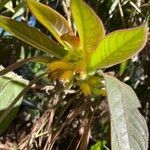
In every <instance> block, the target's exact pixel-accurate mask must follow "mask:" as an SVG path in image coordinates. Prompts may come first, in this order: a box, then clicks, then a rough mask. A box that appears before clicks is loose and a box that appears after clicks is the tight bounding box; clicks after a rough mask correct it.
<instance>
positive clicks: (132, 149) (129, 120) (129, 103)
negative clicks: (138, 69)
mask: <svg viewBox="0 0 150 150" xmlns="http://www.w3.org/2000/svg"><path fill="white" fill-rule="evenodd" d="M104 78H105V84H106V89H107V96H108V97H107V99H108V104H109V110H110V119H111V140H112V150H147V146H148V129H147V125H146V121H145V120H144V118H143V116H142V115H141V114H140V112H139V110H138V108H139V107H141V105H140V103H139V100H138V98H137V96H136V94H135V93H134V91H133V90H132V88H131V87H129V86H128V85H126V84H125V83H122V82H120V81H119V80H118V79H116V78H114V77H112V76H108V75H106V74H105V75H104Z"/></svg>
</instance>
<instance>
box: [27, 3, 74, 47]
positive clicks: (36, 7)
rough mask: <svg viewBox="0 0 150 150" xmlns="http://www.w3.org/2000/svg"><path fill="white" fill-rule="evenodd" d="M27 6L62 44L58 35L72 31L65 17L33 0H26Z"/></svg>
mask: <svg viewBox="0 0 150 150" xmlns="http://www.w3.org/2000/svg"><path fill="white" fill-rule="evenodd" d="M27 4H28V7H29V9H30V11H31V12H32V13H33V15H34V16H35V17H36V18H37V20H38V21H39V22H40V23H41V24H43V25H44V26H45V27H46V28H47V29H48V30H49V31H50V32H51V33H52V34H53V36H54V37H55V38H56V39H57V40H58V41H59V42H60V43H61V44H63V45H64V43H63V41H62V40H61V39H60V36H61V35H63V34H66V33H70V32H72V30H71V28H70V27H69V25H68V22H67V21H66V19H65V18H64V17H63V16H61V15H60V14H59V13H58V12H56V11H55V10H53V9H52V8H50V7H48V6H46V5H43V4H41V3H39V2H36V1H35V0H27Z"/></svg>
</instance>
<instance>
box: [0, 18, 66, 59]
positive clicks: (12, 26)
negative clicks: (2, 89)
mask: <svg viewBox="0 0 150 150" xmlns="http://www.w3.org/2000/svg"><path fill="white" fill-rule="evenodd" d="M0 27H2V28H3V29H5V30H6V31H8V32H10V33H11V34H13V35H14V36H15V37H17V38H19V39H21V40H22V41H24V42H26V43H28V44H30V45H32V46H34V47H36V48H38V49H40V50H43V51H45V52H47V53H49V54H53V55H55V56H56V57H58V58H62V57H63V56H64V55H65V54H66V51H65V50H64V49H63V47H61V46H60V45H58V44H57V43H56V42H54V41H52V40H50V39H48V38H47V36H46V35H45V34H43V33H42V32H40V31H38V30H37V29H35V28H32V27H30V26H28V25H26V24H25V23H23V22H18V21H15V20H12V19H9V18H7V17H4V16H0Z"/></svg>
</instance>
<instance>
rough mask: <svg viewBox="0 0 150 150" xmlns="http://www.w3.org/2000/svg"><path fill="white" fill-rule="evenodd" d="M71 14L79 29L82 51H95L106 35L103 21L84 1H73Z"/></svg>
mask: <svg viewBox="0 0 150 150" xmlns="http://www.w3.org/2000/svg"><path fill="white" fill-rule="evenodd" d="M71 12H72V15H73V18H74V21H75V24H76V26H77V29H78V34H79V37H80V42H81V43H80V44H81V49H83V50H84V51H89V50H95V48H96V47H97V45H98V44H99V42H100V40H101V39H102V38H103V37H104V35H105V30H104V26H103V23H102V21H101V20H100V19H99V18H98V16H97V15H96V13H95V12H94V11H93V10H92V9H91V8H90V7H89V6H88V5H87V4H86V3H85V2H84V1H83V0H71Z"/></svg>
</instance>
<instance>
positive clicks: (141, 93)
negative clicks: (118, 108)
mask: <svg viewBox="0 0 150 150" xmlns="http://www.w3.org/2000/svg"><path fill="white" fill-rule="evenodd" d="M40 2H42V3H44V4H46V5H48V6H50V7H52V8H54V9H56V10H57V11H59V12H60V13H61V14H62V15H63V16H64V17H66V18H67V19H68V21H72V18H70V9H69V0H40ZM86 2H87V3H88V4H89V5H90V6H91V7H92V8H93V9H94V10H95V12H96V13H97V14H98V16H99V17H100V18H101V19H102V21H103V22H104V25H105V28H106V32H107V33H109V32H111V31H113V30H116V29H121V28H130V27H133V26H137V25H141V24H142V23H143V22H145V21H148V23H149V25H150V1H149V0H86ZM0 14H1V15H5V16H8V17H11V18H13V19H16V20H17V21H22V22H26V23H27V24H28V25H30V26H33V27H36V28H38V29H39V30H41V31H42V32H44V33H45V34H47V35H48V36H51V35H50V33H49V32H48V31H47V30H46V29H45V28H44V27H43V26H42V25H41V24H39V22H37V21H36V19H35V18H34V16H32V14H30V12H29V10H28V9H27V8H26V6H25V3H24V0H0ZM33 36H34V35H33ZM52 38H53V37H52ZM38 55H45V54H44V53H42V52H40V51H39V50H37V49H35V48H33V47H31V46H29V45H27V44H25V43H23V42H22V41H20V40H18V39H16V38H15V37H13V36H12V35H10V34H9V33H7V32H5V31H4V30H3V29H1V28H0V64H2V65H3V66H4V67H7V66H9V65H10V64H12V63H14V62H16V61H20V60H23V59H25V58H28V57H32V56H38ZM44 69H45V67H44V66H43V65H41V64H38V63H33V62H29V63H27V64H25V65H23V66H22V67H20V68H19V69H17V70H16V73H18V74H19V75H21V76H23V78H25V79H28V80H32V79H33V78H34V77H35V76H36V75H38V74H39V73H40V72H42V71H43V70H44ZM106 71H108V70H106ZM109 71H115V74H116V75H117V76H118V78H119V79H120V80H122V81H124V82H126V83H128V84H130V85H131V86H132V87H133V88H134V90H135V91H136V93H137V95H138V97H139V99H140V100H141V105H142V108H141V113H142V114H143V115H144V117H145V118H146V120H147V123H148V125H149V124H150V34H149V37H148V42H147V45H146V46H145V48H144V50H143V51H142V52H140V53H139V54H138V55H137V56H135V57H134V58H132V59H130V60H128V61H126V62H124V63H122V64H121V65H117V66H115V67H112V68H110V69H109ZM39 83H40V86H35V87H33V88H32V89H31V90H30V92H28V94H27V95H26V96H25V97H24V100H23V104H22V106H21V109H20V113H18V115H17V117H16V119H15V120H14V122H13V123H12V125H11V126H10V128H9V129H8V131H6V132H5V133H4V134H3V135H2V136H1V137H0V143H1V144H4V143H5V146H6V145H9V146H10V145H11V146H12V147H14V144H12V143H16V144H19V145H20V147H21V146H22V143H24V140H25V139H26V136H28V135H30V133H31V132H33V130H32V128H33V126H34V125H33V124H35V122H36V119H37V118H38V119H39V118H42V117H43V114H45V111H46V109H47V106H48V105H49V103H52V102H53V101H51V100H50V99H51V98H52V97H53V96H55V90H53V88H54V87H53V85H51V84H50V83H49V81H48V80H47V79H43V80H41V81H40V82H39ZM49 91H51V92H49ZM63 96H64V97H65V98H62V100H61V104H60V105H59V106H57V107H58V108H59V109H58V110H57V111H56V113H55V116H56V118H55V119H56V120H57V119H58V118H59V117H61V119H60V123H58V124H61V123H62V121H63V119H64V118H63V117H65V116H66V112H67V111H69V109H68V107H71V108H74V107H76V106H77V105H78V104H79V99H81V97H80V98H77V97H76V99H77V100H76V102H74V103H72V104H71V106H70V105H66V103H67V102H66V100H65V99H70V101H71V99H72V98H71V97H73V95H71V96H68V97H67V96H66V95H65V94H64V95H63ZM80 103H82V101H81V100H80ZM64 106H65V107H64ZM66 106H67V107H66ZM107 108H108V106H107V104H106V102H105V101H102V102H101V103H98V106H97V110H96V112H95V114H94V117H93V121H92V125H91V132H92V133H90V144H89V149H91V150H102V149H107V147H109V143H110V135H109V130H110V129H109V115H108V110H107ZM64 109H65V110H66V111H63V110H64ZM47 111H48V110H47ZM61 113H62V115H60V114H61ZM82 119H83V118H82V117H81V118H79V117H77V118H75V119H74V121H73V122H72V124H71V125H70V126H68V127H67V129H65V130H63V132H62V133H61V137H59V140H58V142H56V144H55V147H56V149H57V148H58V147H59V149H62V148H61V147H63V149H67V146H68V145H69V143H71V142H72V143H71V144H70V148H71V145H73V142H74V141H75V139H76V138H77V137H75V135H74V133H75V132H76V129H78V124H79V122H81V120H82ZM58 120H59V119H58ZM82 121H83V120H82ZM18 130H20V132H19V133H18V132H17V131H18ZM66 132H67V133H69V134H67V135H66ZM43 134H44V133H43ZM66 139H67V140H66ZM70 139H73V140H70ZM39 143H40V138H39V139H38V142H37V143H34V144H33V147H36V148H37V149H38V148H40V147H42V145H40V144H39ZM106 143H107V144H106ZM1 144H0V148H1V146H2V145H1ZM38 144H39V145H38ZM94 144H95V145H94ZM65 147H66V148H65ZM90 147H91V148H90ZM97 147H98V148H97ZM100 147H101V149H100ZM20 149H21V148H20Z"/></svg>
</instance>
